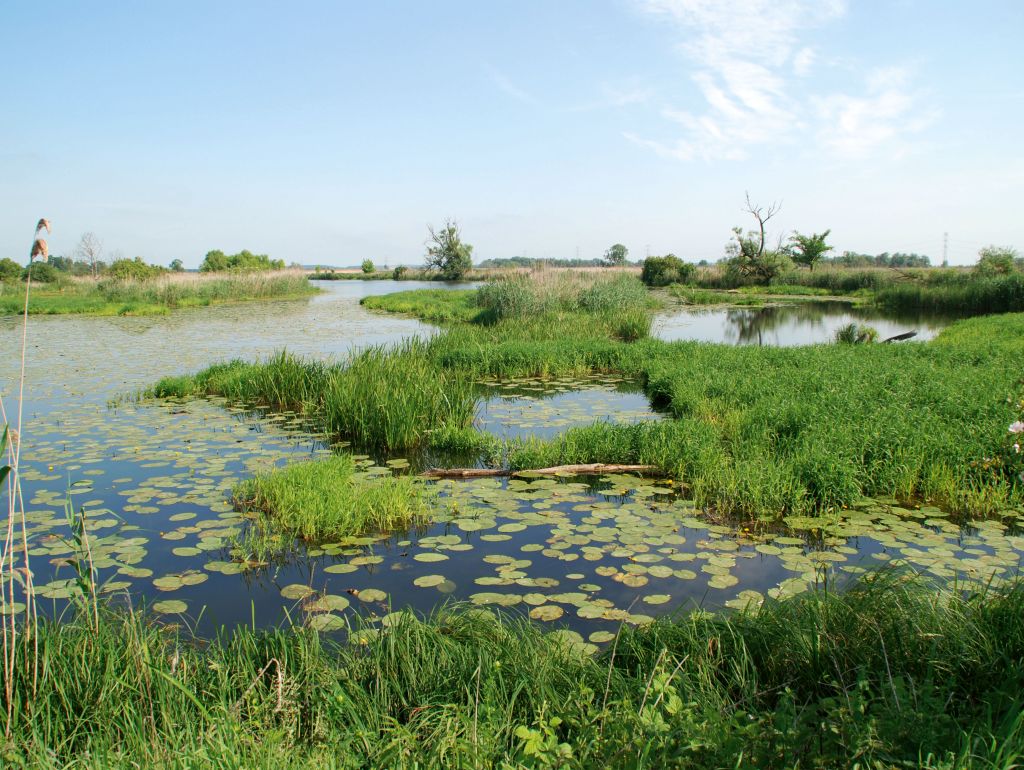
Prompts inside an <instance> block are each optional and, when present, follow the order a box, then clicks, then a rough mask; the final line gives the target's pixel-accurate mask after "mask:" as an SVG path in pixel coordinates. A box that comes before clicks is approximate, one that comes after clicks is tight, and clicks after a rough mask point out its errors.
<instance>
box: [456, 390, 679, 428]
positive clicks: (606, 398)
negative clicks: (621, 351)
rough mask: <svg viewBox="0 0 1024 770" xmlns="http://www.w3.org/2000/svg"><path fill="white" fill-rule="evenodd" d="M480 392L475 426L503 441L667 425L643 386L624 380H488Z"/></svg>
mask: <svg viewBox="0 0 1024 770" xmlns="http://www.w3.org/2000/svg"><path fill="white" fill-rule="evenodd" d="M478 388H479V390H478V395H479V401H478V402H477V413H476V419H475V420H474V424H475V426H476V428H477V429H478V430H482V431H486V432H488V433H493V434H495V435H496V436H499V437H501V438H509V439H514V438H527V437H529V436H535V437H537V438H551V437H553V436H555V435H557V434H559V433H561V432H562V431H564V430H565V429H566V428H571V427H573V426H574V425H589V424H590V423H593V422H596V421H607V422H617V423H632V422H640V421H642V420H658V419H661V415H660V414H658V413H657V412H655V411H654V410H653V409H652V408H651V405H650V402H649V401H648V399H647V396H646V395H645V394H644V392H643V390H642V388H641V387H640V384H639V383H637V382H635V381H633V380H628V379H624V378H621V377H586V378H576V379H574V378H561V379H556V380H533V379H523V380H505V381H495V380H488V381H483V382H481V383H479V385H478Z"/></svg>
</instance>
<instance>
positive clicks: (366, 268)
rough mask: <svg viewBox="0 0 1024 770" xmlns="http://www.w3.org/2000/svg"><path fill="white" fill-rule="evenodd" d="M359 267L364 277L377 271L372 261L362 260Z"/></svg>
mask: <svg viewBox="0 0 1024 770" xmlns="http://www.w3.org/2000/svg"><path fill="white" fill-rule="evenodd" d="M360 267H361V268H362V271H363V273H364V274H365V275H370V273H373V272H375V271H376V269H377V268H375V267H374V266H373V260H372V259H364V260H363V264H362V265H361V266H360Z"/></svg>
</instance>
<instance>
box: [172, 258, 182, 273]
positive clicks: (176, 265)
mask: <svg viewBox="0 0 1024 770" xmlns="http://www.w3.org/2000/svg"><path fill="white" fill-rule="evenodd" d="M171 271H172V272H175V273H183V272H185V265H184V264H183V263H182V261H181V260H180V259H172V260H171Z"/></svg>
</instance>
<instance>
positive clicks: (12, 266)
mask: <svg viewBox="0 0 1024 770" xmlns="http://www.w3.org/2000/svg"><path fill="white" fill-rule="evenodd" d="M23 272H24V269H23V268H22V266H21V265H19V264H18V263H17V262H15V261H14V260H13V259H11V258H10V257H4V258H3V259H0V281H3V282H4V283H14V282H15V281H19V280H21V274H22V273H23Z"/></svg>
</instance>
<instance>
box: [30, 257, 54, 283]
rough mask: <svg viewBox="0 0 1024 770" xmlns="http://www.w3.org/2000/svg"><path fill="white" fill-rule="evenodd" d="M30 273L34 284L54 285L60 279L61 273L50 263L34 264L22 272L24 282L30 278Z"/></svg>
mask: <svg viewBox="0 0 1024 770" xmlns="http://www.w3.org/2000/svg"><path fill="white" fill-rule="evenodd" d="M30 271H31V273H32V282H33V283H54V282H55V281H56V280H57V279H58V278H60V273H59V272H57V271H56V270H55V269H54V267H53V265H51V264H50V263H49V262H33V263H32V264H31V265H29V266H28V267H26V268H25V269H24V270H22V271H21V278H22V280H25V279H27V278H28V275H29V272H30Z"/></svg>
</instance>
